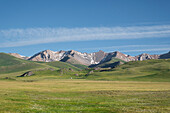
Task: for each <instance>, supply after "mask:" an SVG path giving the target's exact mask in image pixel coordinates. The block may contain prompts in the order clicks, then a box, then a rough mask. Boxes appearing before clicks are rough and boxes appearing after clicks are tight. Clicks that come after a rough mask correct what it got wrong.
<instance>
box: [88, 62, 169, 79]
mask: <svg viewBox="0 0 170 113" xmlns="http://www.w3.org/2000/svg"><path fill="white" fill-rule="evenodd" d="M86 79H92V80H114V81H167V82H170V59H157V60H144V61H131V62H126V63H125V64H123V65H119V66H117V67H116V68H113V69H106V70H104V71H100V72H99V71H96V72H94V73H92V74H90V75H88V76H87V77H86Z"/></svg>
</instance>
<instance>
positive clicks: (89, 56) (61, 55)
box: [9, 50, 170, 66]
mask: <svg viewBox="0 0 170 113" xmlns="http://www.w3.org/2000/svg"><path fill="white" fill-rule="evenodd" d="M9 54H10V55H12V56H15V57H17V58H21V59H25V60H30V61H42V62H53V61H62V62H67V63H71V64H82V65H86V66H100V65H102V64H105V63H107V64H109V65H111V64H115V63H116V64H120V63H124V62H129V61H143V60H149V59H168V58H170V52H168V53H165V54H161V55H150V54H147V53H143V54H140V55H138V56H130V55H126V54H123V53H121V52H119V51H115V52H110V53H106V52H104V51H101V50H100V51H98V52H93V53H81V52H78V51H75V50H70V51H63V50H61V51H56V52H55V51H51V50H44V51H41V52H39V53H36V54H35V55H33V56H31V57H25V56H22V55H19V54H18V53H9Z"/></svg>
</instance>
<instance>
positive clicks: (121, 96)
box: [0, 53, 170, 113]
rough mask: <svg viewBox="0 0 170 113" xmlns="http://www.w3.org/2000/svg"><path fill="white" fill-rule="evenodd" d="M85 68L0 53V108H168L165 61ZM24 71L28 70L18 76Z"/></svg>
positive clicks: (152, 112) (86, 111)
mask: <svg viewBox="0 0 170 113" xmlns="http://www.w3.org/2000/svg"><path fill="white" fill-rule="evenodd" d="M85 68H87V67H86V66H83V65H71V64H69V63H64V62H51V63H43V62H32V61H26V60H21V59H17V58H15V57H13V56H9V55H7V54H4V53H0V112H2V113H34V112H35V113H66V112H70V113H93V112H97V113H98V112H99V113H124V112H125V113H168V112H170V60H163V59H162V60H147V61H138V62H128V63H125V64H123V65H120V66H117V67H116V68H114V69H108V68H103V69H100V70H97V69H95V68H89V69H85ZM50 69H53V70H50ZM27 71H32V72H33V73H34V74H33V75H32V76H26V77H18V76H19V75H21V74H23V73H24V72H27Z"/></svg>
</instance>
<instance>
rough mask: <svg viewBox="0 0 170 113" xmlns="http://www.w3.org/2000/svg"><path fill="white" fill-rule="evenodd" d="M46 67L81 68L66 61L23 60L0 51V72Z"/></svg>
mask: <svg viewBox="0 0 170 113" xmlns="http://www.w3.org/2000/svg"><path fill="white" fill-rule="evenodd" d="M40 68H42V69H44V68H54V69H59V68H72V69H73V70H80V68H78V67H76V66H73V65H71V64H68V63H64V62H60V61H57V62H47V63H46V62H33V61H29V60H23V59H19V58H16V57H14V56H11V55H9V54H6V53H0V74H4V73H13V72H20V71H26V70H36V69H40Z"/></svg>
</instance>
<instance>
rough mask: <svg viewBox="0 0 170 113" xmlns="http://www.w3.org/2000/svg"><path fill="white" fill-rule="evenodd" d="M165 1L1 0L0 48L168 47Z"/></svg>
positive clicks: (136, 50) (168, 4)
mask: <svg viewBox="0 0 170 113" xmlns="http://www.w3.org/2000/svg"><path fill="white" fill-rule="evenodd" d="M169 12H170V1H169V0H0V52H6V53H9V52H12V53H13V52H14V53H19V54H22V55H26V56H31V55H33V54H35V53H37V52H39V51H42V50H45V49H51V50H53V51H59V50H71V49H74V50H77V51H80V52H96V51H98V50H103V51H106V52H112V51H120V52H123V53H126V54H130V55H133V56H134V55H138V54H141V53H150V54H162V53H165V52H168V51H170V15H169Z"/></svg>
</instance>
